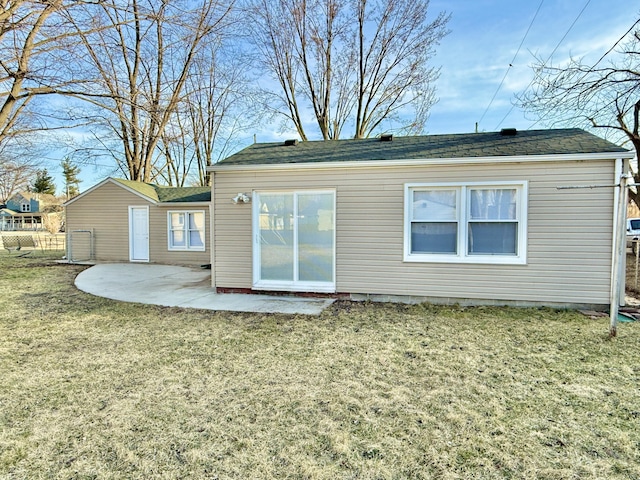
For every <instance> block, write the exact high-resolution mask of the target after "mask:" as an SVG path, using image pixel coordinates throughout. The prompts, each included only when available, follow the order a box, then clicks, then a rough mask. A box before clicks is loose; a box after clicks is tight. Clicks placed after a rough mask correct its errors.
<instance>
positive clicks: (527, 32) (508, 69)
mask: <svg viewBox="0 0 640 480" xmlns="http://www.w3.org/2000/svg"><path fill="white" fill-rule="evenodd" d="M543 3H544V0H540V5H538V9H537V10H536V13H535V14H534V15H533V18H532V19H531V22H530V23H529V27H528V28H527V31H526V32H525V33H524V37H522V41H521V42H520V45H519V46H518V50H516V53H515V55H514V56H513V58H512V59H511V61H510V62H509V66H508V67H507V71H506V72H504V76H503V77H502V81H501V82H500V85H498V88H497V89H496V91H495V93H494V94H493V97H491V100H490V101H489V105H487V108H485V110H484V113H483V114H482V116H481V117H480V120H478V125H479V124H480V123H482V120H483V119H484V116H485V115H486V114H487V112H488V111H489V108H491V105H492V104H493V101H494V100H495V99H496V95H498V92H499V91H500V89H501V88H502V85H503V84H504V81H505V80H506V78H507V75H509V71H510V70H511V68H513V64H514V63H515V61H516V57H517V56H518V53H520V49H521V48H522V45H523V44H524V41H525V40H526V38H527V35H529V30H531V27H532V26H533V22H535V20H536V17H537V16H538V13H539V12H540V8H541V7H542V4H543Z"/></svg>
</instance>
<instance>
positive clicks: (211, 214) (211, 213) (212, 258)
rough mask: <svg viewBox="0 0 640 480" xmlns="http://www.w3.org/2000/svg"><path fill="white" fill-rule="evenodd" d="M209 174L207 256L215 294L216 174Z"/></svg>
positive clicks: (210, 172)
mask: <svg viewBox="0 0 640 480" xmlns="http://www.w3.org/2000/svg"><path fill="white" fill-rule="evenodd" d="M209 174H210V175H211V177H210V178H211V203H210V204H209V248H210V249H211V253H210V254H209V260H210V261H211V287H213V293H216V240H215V239H216V227H215V220H216V216H215V210H216V198H215V191H216V189H215V185H216V173H215V172H212V171H210V170H209Z"/></svg>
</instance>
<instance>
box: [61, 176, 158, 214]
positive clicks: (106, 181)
mask: <svg viewBox="0 0 640 480" xmlns="http://www.w3.org/2000/svg"><path fill="white" fill-rule="evenodd" d="M107 183H113V184H114V185H117V186H118V187H120V188H124V189H125V190H127V191H128V192H130V193H133V194H134V195H137V196H138V197H140V198H143V199H144V200H147V201H148V202H151V203H152V204H154V205H155V204H157V203H158V201H157V200H154V199H153V198H151V197H149V196H147V195H145V194H143V193H140V192H138V191H136V190H134V189H133V188H130V187H128V186H127V185H125V184H124V183H120V182H118V181H117V180H116V179H114V178H112V177H107V178H105V179H104V180H102V181H101V182H99V183H97V184H95V185H94V186H93V187H91V188H90V189H88V190H85V191H84V192H82V193H81V194H79V195H76V196H75V197H73V198H71V199H69V200H67V201H66V202H64V203H63V204H62V206H63V207H67V206H68V205H71V204H72V203H73V202H75V201H76V200H80V199H81V198H82V197H84V196H85V195H87V194H89V193H91V192H93V191H94V190H96V189H97V188H100V187H101V186H103V185H105V184H107Z"/></svg>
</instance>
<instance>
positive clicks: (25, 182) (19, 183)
mask: <svg viewBox="0 0 640 480" xmlns="http://www.w3.org/2000/svg"><path fill="white" fill-rule="evenodd" d="M34 174H35V169H34V167H33V166H32V165H29V164H24V163H18V162H14V161H5V162H1V163H0V203H1V204H6V203H7V200H9V199H10V198H11V197H12V196H13V195H15V194H16V193H18V192H20V191H21V190H24V189H26V188H27V187H28V186H29V182H30V181H31V179H32V178H33V175H34Z"/></svg>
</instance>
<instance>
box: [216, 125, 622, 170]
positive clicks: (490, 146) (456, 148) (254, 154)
mask: <svg viewBox="0 0 640 480" xmlns="http://www.w3.org/2000/svg"><path fill="white" fill-rule="evenodd" d="M615 152H628V150H626V149H624V148H622V147H619V146H618V145H615V144H613V143H611V142H609V141H607V140H604V139H602V138H600V137H597V136H595V135H593V134H591V133H588V132H586V131H584V130H581V129H579V128H571V129H554V130H524V131H518V132H517V134H516V135H502V134H501V133H500V132H490V133H463V134H449V135H423V136H414V137H394V138H393V141H387V142H382V141H380V139H379V138H365V139H357V140H327V141H307V142H299V143H298V144H297V145H290V146H285V145H284V143H256V144H253V145H251V146H249V147H247V148H245V149H244V150H241V151H239V152H237V153H235V154H233V155H231V156H229V157H227V158H226V159H224V160H221V161H220V162H218V165H229V166H230V165H275V164H296V163H314V162H345V161H350V162H358V161H376V160H381V161H382V160H417V159H439V158H443V159H444V158H468V157H500V156H525V155H569V154H581V153H584V154H589V153H615Z"/></svg>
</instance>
